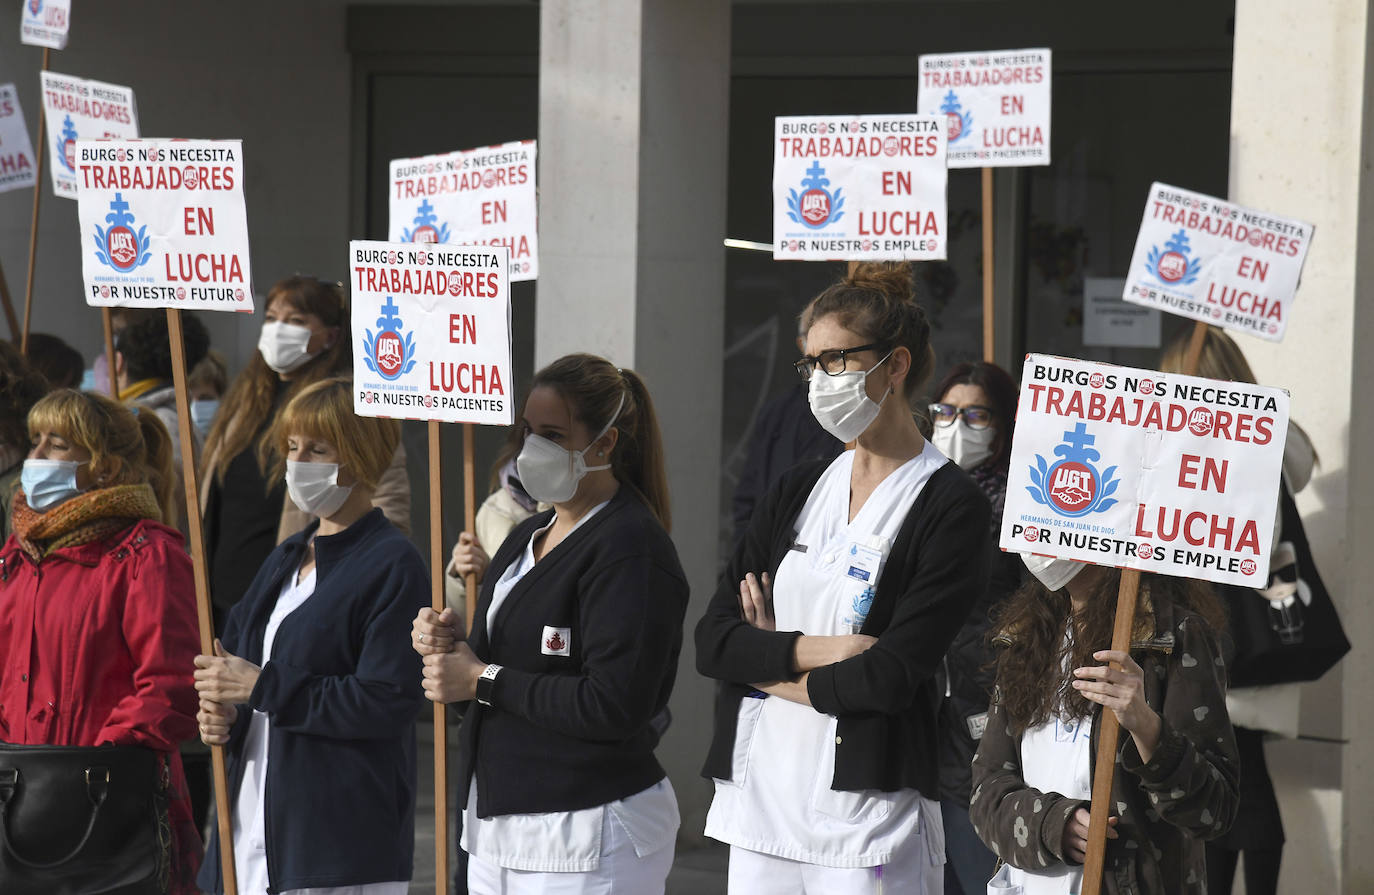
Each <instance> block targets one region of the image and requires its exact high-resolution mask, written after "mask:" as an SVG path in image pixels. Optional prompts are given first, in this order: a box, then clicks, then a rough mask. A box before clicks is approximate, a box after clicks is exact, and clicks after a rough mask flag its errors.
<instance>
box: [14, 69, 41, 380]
mask: <svg viewBox="0 0 1374 895" xmlns="http://www.w3.org/2000/svg"><path fill="white" fill-rule="evenodd" d="M42 70H43V71H47V70H48V48H47V47H44V48H43V69H42ZM38 111H39V115H38V142H37V143H35V144H34V145H35V147H36V148H35V149H34V153H33V154H34V169H33V170H34V181H33V221H32V222H31V223H30V224H29V280H28V283H27V284H26V285H25V286H24V328H23V330H22V331H21V332H20V335H19V353H20V354H22V355H24V356H25V357H28V356H29V320H30V318H31V316H32V314H33V263H34V261H35V260H36V259H37V258H38V200H39V199H40V198H41V197H42V195H43V155H44V152H43V149H44V147H45V145H46V144H47V140H46V139H45V138H44V136H43V125H44V123H45V122H46V121H47V116H46V115H44V114H43V92H42V89H41V88H40V90H39V93H38Z"/></svg>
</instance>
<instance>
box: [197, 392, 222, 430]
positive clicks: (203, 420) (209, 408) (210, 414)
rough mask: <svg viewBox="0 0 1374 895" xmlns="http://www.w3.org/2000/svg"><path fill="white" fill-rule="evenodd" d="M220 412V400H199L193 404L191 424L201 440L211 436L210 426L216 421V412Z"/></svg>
mask: <svg viewBox="0 0 1374 895" xmlns="http://www.w3.org/2000/svg"><path fill="white" fill-rule="evenodd" d="M218 410H219V398H197V399H196V400H194V401H192V402H191V422H192V423H193V424H195V427H196V431H197V432H199V433H200V437H201V438H206V437H208V436H209V434H210V424H211V423H213V422H214V421H215V412H216V411H218Z"/></svg>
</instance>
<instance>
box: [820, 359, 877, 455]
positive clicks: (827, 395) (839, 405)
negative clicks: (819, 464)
mask: <svg viewBox="0 0 1374 895" xmlns="http://www.w3.org/2000/svg"><path fill="white" fill-rule="evenodd" d="M891 356H892V352H891V351H889V352H888V353H887V354H886V355H884V356H883V359H882V360H880V361H878V362H877V363H876V364H874V365H873V366H871V367H869V368H868V369H867V370H849V371H846V372H844V373H837V374H836V375H834V376H830V375H827V374H826V373H823V372H821V371H820V370H813V371H812V373H811V386H810V391H809V393H808V394H807V400H808V402H809V403H810V404H811V413H812V414H813V415H814V416H815V417H816V422H818V423H820V424H821V428H822V429H824V430H825V431H827V432H829V433H830V434H831V435H834V436H835V437H836V438H838V439H839V440H840V441H843V442H845V443H846V444H848V443H849V442H851V441H853V440H854V439H856V438H858V437H859V436H860V435H862V434H863V432H864V430H865V429H867V428H868V427H869V424H871V423H872V422H873V420H875V419H877V417H878V411H879V410H881V409H882V406H883V405H882V401H886V400H887V395H888V394H891V390H889V391H888V392H887V393H886V394H884V395H883V397H882V401H877V402H875V401H874V400H873V399H872V398H870V397H869V396H868V390H867V388H866V385H865V382H866V380H867V379H868V374H869V373H872V372H873V371H874V370H876V369H878V367H880V366H882V365H883V363H884V361H886V360H887V359H888V358H889V357H891Z"/></svg>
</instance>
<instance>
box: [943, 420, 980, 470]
mask: <svg viewBox="0 0 1374 895" xmlns="http://www.w3.org/2000/svg"><path fill="white" fill-rule="evenodd" d="M996 439H997V430H996V429H995V428H993V427H992V426H988V427H987V428H986V429H970V428H969V425H968V423H966V422H964V421H963V419H956V420H955V421H954V422H953V423H952V424H951V425H948V426H936V427H935V434H934V435H933V436H932V437H931V439H930V440H931V441H933V442H934V443H935V446H936V447H937V448H939V449H940V453H942V454H944V455H945V456H946V457H948V458H949V459H951V460H953V461H954V462H955V463H957V464H959V468H960V469H962V470H965V471H968V470H970V469H977V468H978V467H979V466H980V465H982V463H983V461H984V460H986V459H987V458H989V457H991V456H992V443H993V442H994V441H995V440H996Z"/></svg>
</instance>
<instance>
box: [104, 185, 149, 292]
mask: <svg viewBox="0 0 1374 895" xmlns="http://www.w3.org/2000/svg"><path fill="white" fill-rule="evenodd" d="M105 222H106V223H107V224H109V225H110V229H108V230H106V229H104V228H102V227H101V226H100V225H99V224H96V225H95V257H96V259H97V260H99V261H100V263H101V264H104V265H106V266H108V267H111V268H113V269H114V270H115V271H116V272H118V273H129V272H130V271H133V270H135V269H137V268H139V267H142V266H143V265H145V264H147V263H148V259H150V258H152V257H153V253H152V252H150V251H148V243H149V239H148V225H147V224H144V225H143V226H142V227H139V228H138V233H137V234H135V233H134V230H133V228H134V224H135V221H134V216H133V214H132V213H131V212H130V211H129V203H128V202H125V201H124V194H123V193H115V197H114V201H112V202H111V203H110V213H109V214H107V215H105Z"/></svg>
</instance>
